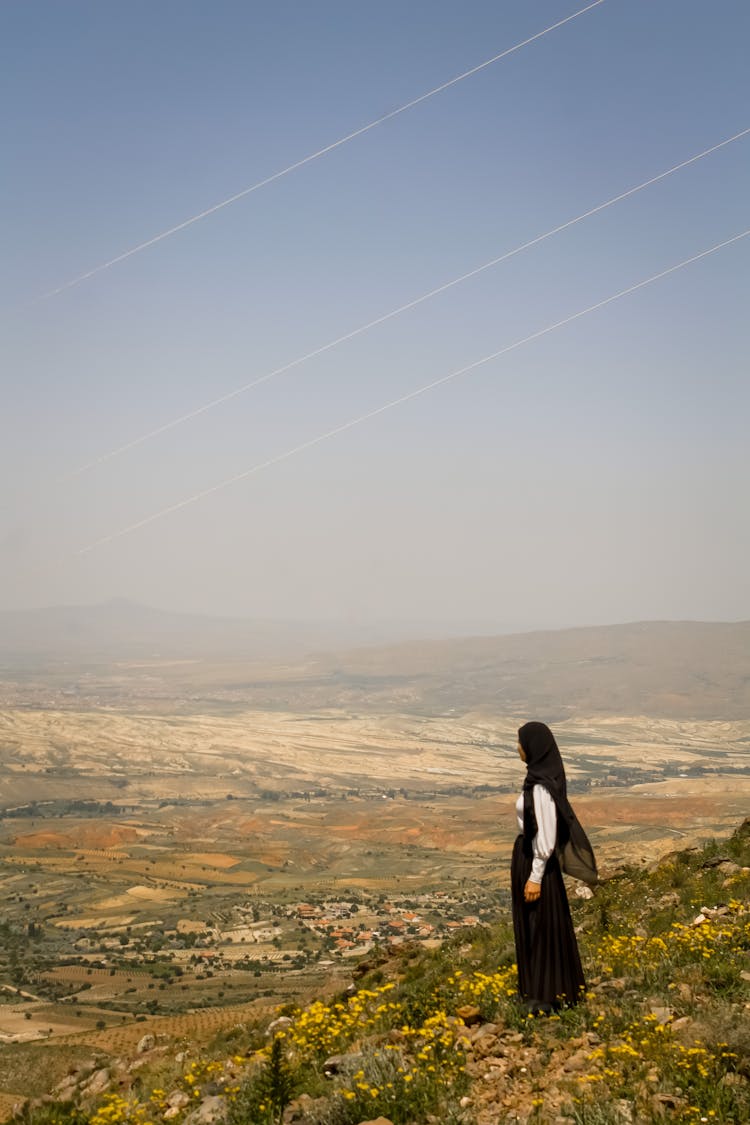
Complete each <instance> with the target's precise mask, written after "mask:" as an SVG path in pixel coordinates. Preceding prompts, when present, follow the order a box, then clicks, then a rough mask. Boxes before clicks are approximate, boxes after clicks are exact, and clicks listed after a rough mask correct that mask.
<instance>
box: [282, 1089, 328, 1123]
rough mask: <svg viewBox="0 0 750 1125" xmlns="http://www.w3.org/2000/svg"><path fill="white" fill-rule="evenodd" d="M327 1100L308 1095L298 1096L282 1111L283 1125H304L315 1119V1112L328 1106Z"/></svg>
mask: <svg viewBox="0 0 750 1125" xmlns="http://www.w3.org/2000/svg"><path fill="white" fill-rule="evenodd" d="M328 1104H329V1103H328V1099H327V1098H313V1097H311V1096H310V1094H300V1095H299V1097H296V1098H295V1099H294V1101H292V1102H290V1103H289V1105H288V1106H287V1107H286V1109H285V1110H284V1116H283V1119H282V1120H283V1122H284V1125H306V1123H307V1122H310V1121H314V1120H315V1119H316V1113H315V1111H316V1110H318V1109H320V1110H323V1109H324V1108H325V1107H326V1106H328Z"/></svg>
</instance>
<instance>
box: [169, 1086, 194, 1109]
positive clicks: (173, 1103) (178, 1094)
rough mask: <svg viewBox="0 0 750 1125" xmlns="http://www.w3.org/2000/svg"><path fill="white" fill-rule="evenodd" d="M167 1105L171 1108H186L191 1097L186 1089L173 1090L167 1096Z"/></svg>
mask: <svg viewBox="0 0 750 1125" xmlns="http://www.w3.org/2000/svg"><path fill="white" fill-rule="evenodd" d="M167 1105H168V1106H169V1108H170V1109H184V1108H185V1106H186V1105H190V1098H189V1097H188V1095H187V1094H186V1093H185V1091H184V1090H173V1091H172V1093H171V1094H169V1095H168V1097H167Z"/></svg>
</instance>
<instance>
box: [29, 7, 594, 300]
mask: <svg viewBox="0 0 750 1125" xmlns="http://www.w3.org/2000/svg"><path fill="white" fill-rule="evenodd" d="M604 2H605V0H593V3H591V4H587V5H586V6H585V7H584V8H579V9H578V11H576V12H573V13H572V14H571V15H569V16H566V17H565V18H564V19H561V20H558V21H557V22H556V23H553V24H550V25H549V27H545V28H543V29H542V30H541V31H537V32H536V34H535V35H530V36H529V37H528V38H527V39H523V40H521V42H520V43H514V45H513V46H512V47H507V48H506V49H505V50H504V51H501V52H500V53H499V54H497V55H493V56H492V58H490V59H485V60H484V62H481V63H479V64H478V65H477V66H473V67H471V69H470V70H465V71H464V72H463V73H462V74H457V75H456V76H455V78H451V79H449V80H448V81H447V82H443V83H442V84H441V85H440V86H435V87H434V88H433V89H432V90H427V92H426V93H424V94H420V95H419V97H417V98H412V100H411V101H408V102H405V103H404V104H403V105H400V106H398V108H397V109H392V110H391V111H390V112H389V113H384V114H383V115H382V117H378V118H376V119H375V120H374V121H369V122H368V123H367V124H366V125H362V126H360V128H359V129H355V130H354V131H353V132H352V133H347V134H346V135H345V136H343V137H339V139H338V140H336V141H333V142H332V143H331V144H329V145H326V146H325V147H324V148H319V149H318V150H317V151H316V152H311V153H309V154H308V155H307V156H304V157H302V159H301V160H296V161H295V162H294V163H293V164H288V165H287V166H286V168H281V169H280V170H279V171H278V172H274V173H273V174H272V175H270V176H266V178H265V179H263V180H258V181H257V183H254V184H251V185H250V186H249V187H246V188H243V189H242V190H241V191H238V192H235V194H234V195H230V196H228V197H227V198H226V199H222V200H221V201H220V202H219V203H214V204H213V206H211V207H207V208H206V209H205V210H204V211H199V212H198V213H197V214H196V215H191V216H190V218H188V219H185V220H183V222H181V223H177V224H176V226H173V227H169V228H168V229H167V230H163V231H161V233H160V234H155V235H154V236H153V238H148V239H146V241H145V242H139V243H138V245H137V246H131V247H130V249H129V250H125V251H123V253H122V254H118V255H117V256H116V257H114V258H110V259H109V261H106V262H101V263H100V264H99V265H98V266H94V268H93V269H90V270H87V271H86V273H82V274H79V275H78V277H74V278H71V279H70V281H66V282H64V283H63V284H62V285H58V286H57V288H56V289H50V290H49V291H48V292H46V293H42V294H40V295H39V296H38V297H36V298H34V299H33V300H32V301H31V302H30V303H31V304H38V303H39V302H40V301H46V300H49V298H50V297H56V296H58V294H60V293H65V292H66V290H68V289H73V288H74V287H75V286H76V285H80V284H81V282H83V281H88V280H89V278H92V277H96V275H97V274H100V273H103V272H104V271H105V270H108V269H111V268H112V266H116V265H117V264H118V263H119V262H124V261H125V260H126V259H127V258H132V257H133V256H134V255H135V254H140V253H141V251H142V250H147V249H148V248H149V246H155V245H156V244H157V243H158V242H163V241H164V240H165V239H166V238H171V237H172V235H174V234H178V233H179V231H181V230H185V229H186V228H187V227H190V226H192V225H193V224H194V223H199V222H200V221H201V220H202V219H207V218H208V217H209V215H214V214H215V213H216V212H217V211H221V210H223V208H224V207H229V206H231V204H232V203H237V202H238V200H240V199H244V198H245V197H246V196H248V195H252V193H253V192H256V191H259V190H260V188H264V187H267V186H268V185H269V184H272V183H274V182H275V181H276V180H280V179H282V177H284V176H288V175H289V174H290V173H291V172H296V171H297V169H298V168H303V167H304V166H305V165H306V164H311V163H312V162H313V161H314V160H319V159H320V158H321V157H322V156H326V155H327V154H328V153H329V152H333V151H334V150H335V149H337V148H341V147H342V145H345V144H348V143H349V141H353V140H355V139H356V138H357V137H361V136H363V135H364V134H365V133H369V132H370V130H371V129H376V128H377V127H378V126H379V125H384V124H385V122H386V121H391V120H392V119H393V118H394V117H398V116H399V115H400V114H402V113H406V112H407V110H410V109H413V108H414V107H415V106H417V105H421V103H422V102H426V101H427V100H428V99H429V98H434V97H435V95H436V94H442V93H443V91H444V90H449V89H450V88H451V87H452V86H456V85H458V83H459V82H463V81H464V80H465V79H467V78H472V77H473V76H474V75H475V74H479V72H480V71H482V70H486V69H487V67H489V66H492V65H493V64H494V63H497V62H500V61H501V59H505V58H507V57H508V55H512V54H515V52H516V51H520V50H521V49H522V48H523V47H528V46H529V44H531V43H535V42H536V41H537V40H538V39H542V38H544V36H545V35H549V34H550V32H552V31H556V30H557V29H558V28H559V27H563V26H564V25H565V24H566V23H570V22H571V21H572V20H575V19H578V17H579V16H582V15H585V13H586V12H590V11H591V10H592V8H598V7H599V6H600V5H601V4H603V3H604Z"/></svg>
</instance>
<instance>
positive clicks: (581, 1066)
mask: <svg viewBox="0 0 750 1125" xmlns="http://www.w3.org/2000/svg"><path fill="white" fill-rule="evenodd" d="M590 1053H591V1052H590V1051H589V1050H588V1049H587V1048H586V1047H581V1048H580V1049H579V1050H578V1051H574V1052H573V1054H572V1055H569V1056H568V1058H567V1059H566V1060H565V1062H564V1063H563V1070H565V1071H567V1073H568V1074H575V1073H576V1072H577V1071H580V1070H585V1069H586V1067H587V1066H588V1065H589V1055H590Z"/></svg>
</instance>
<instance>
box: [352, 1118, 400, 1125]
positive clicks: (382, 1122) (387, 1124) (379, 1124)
mask: <svg viewBox="0 0 750 1125" xmlns="http://www.w3.org/2000/svg"><path fill="white" fill-rule="evenodd" d="M359 1125H393V1122H392V1121H391V1119H390V1117H373V1118H371V1119H370V1120H369V1121H360V1123H359Z"/></svg>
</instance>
